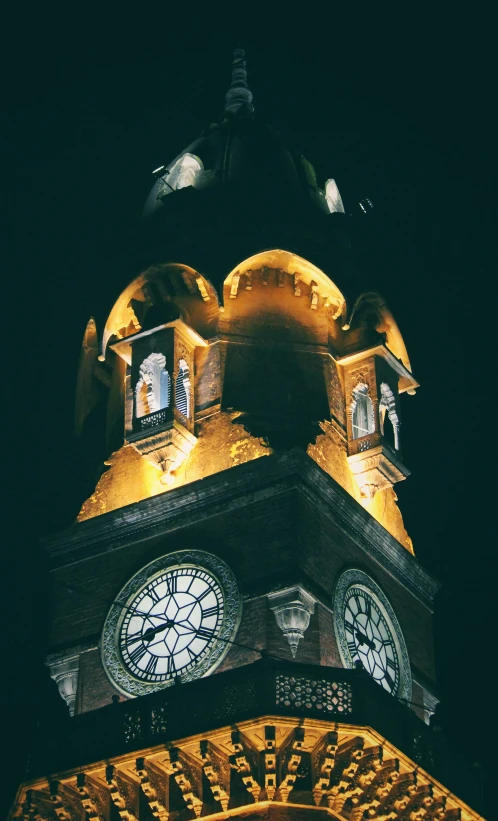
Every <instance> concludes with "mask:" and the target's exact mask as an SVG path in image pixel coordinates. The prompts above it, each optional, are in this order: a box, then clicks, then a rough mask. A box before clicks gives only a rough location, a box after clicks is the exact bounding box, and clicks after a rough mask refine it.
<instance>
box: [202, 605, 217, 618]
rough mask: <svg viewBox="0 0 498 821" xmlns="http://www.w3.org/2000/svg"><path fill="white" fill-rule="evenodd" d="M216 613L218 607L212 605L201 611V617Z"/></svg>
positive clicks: (215, 614)
mask: <svg viewBox="0 0 498 821" xmlns="http://www.w3.org/2000/svg"><path fill="white" fill-rule="evenodd" d="M217 615H218V607H217V605H214V606H213V607H208V608H207V609H206V610H203V611H202V618H203V619H208V618H209V617H210V616H217Z"/></svg>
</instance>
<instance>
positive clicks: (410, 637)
mask: <svg viewBox="0 0 498 821" xmlns="http://www.w3.org/2000/svg"><path fill="white" fill-rule="evenodd" d="M352 504H356V503H354V502H353V501H352ZM373 526H375V527H380V526H379V525H377V524H376V523H374V524H373ZM184 549H190V550H192V549H194V550H195V549H198V550H204V551H207V552H210V553H214V554H216V555H217V556H219V557H220V558H222V559H223V560H224V561H225V562H226V563H227V564H228V565H229V566H230V567H231V569H232V571H233V572H234V574H235V576H236V578H237V581H238V584H239V588H240V592H241V595H242V597H243V615H242V620H241V624H240V627H239V630H238V633H237V636H236V637H235V641H236V642H237V644H234V645H233V646H232V647H231V648H230V650H229V651H228V653H227V655H226V656H225V658H224V660H223V661H222V663H221V665H220V666H219V668H218V672H222V671H223V670H227V669H230V668H231V667H235V666H238V665H241V664H248V663H251V662H253V661H255V660H256V659H257V658H258V657H259V650H266V651H267V652H268V653H269V654H270V655H272V656H277V657H280V658H284V659H291V658H292V656H291V653H290V648H289V646H288V643H287V641H286V639H285V638H284V636H283V634H282V632H281V630H280V628H279V627H278V625H277V623H276V620H275V616H274V614H273V612H272V610H271V608H270V606H269V603H268V600H267V598H266V594H267V593H268V592H270V591H272V590H277V589H282V588H283V587H286V586H289V585H290V584H295V583H297V582H300V583H301V584H302V585H303V586H304V587H305V589H308V590H309V592H310V593H311V594H312V595H314V596H315V597H316V598H317V599H318V602H319V603H318V604H317V606H316V608H315V613H314V615H312V617H311V620H310V625H309V628H308V630H307V631H306V633H305V637H304V639H303V640H302V641H301V642H300V645H299V648H298V653H297V657H296V661H298V662H303V663H304V662H307V663H312V664H326V665H332V666H341V660H340V656H339V652H338V648H337V645H336V641H335V633H334V628H333V617H332V614H331V612H330V609H331V608H332V606H333V593H334V586H335V584H336V581H337V578H338V576H339V575H340V573H341V572H342V571H343V570H344V569H346V568H347V567H358V568H360V569H363V570H364V571H365V572H367V573H368V574H369V575H370V576H371V577H372V578H373V579H374V580H375V581H376V582H377V583H378V584H379V585H380V587H381V588H382V590H383V591H384V593H385V595H386V596H387V598H388V599H389V600H390V602H391V604H392V606H393V608H394V610H395V612H396V614H397V617H398V619H399V622H400V625H401V628H402V630H403V633H404V636H405V640H406V644H407V647H408V653H409V656H410V660H411V662H412V665H413V666H414V667H415V668H417V669H418V670H420V671H421V673H422V674H423V675H424V676H425V677H426V678H427V679H428V680H429V681H432V680H433V679H434V658H433V643H432V627H431V616H430V613H429V611H428V610H427V609H426V607H425V606H424V605H423V604H422V603H421V602H420V601H419V600H418V599H417V598H415V596H414V595H413V594H412V593H411V592H410V591H409V590H408V589H407V588H405V587H404V586H403V585H401V584H400V583H399V582H398V581H397V580H396V579H395V578H394V577H393V576H391V575H390V574H389V573H388V572H387V571H386V570H385V569H384V568H383V567H382V566H381V564H379V563H377V562H374V561H373V559H372V558H370V557H369V556H368V555H367V553H365V551H364V550H363V549H362V548H361V547H360V546H359V545H358V544H356V542H355V540H354V539H353V538H352V536H351V535H350V534H349V533H348V532H347V531H346V530H345V529H344V528H343V527H341V526H340V525H339V524H337V522H334V521H333V520H332V519H331V516H330V511H329V512H328V513H327V515H324V512H323V510H322V509H321V508H320V505H319V504H318V502H317V501H316V500H315V499H314V498H307V497H306V495H303V494H300V493H298V492H297V491H296V489H295V488H293V487H289V488H288V489H287V490H285V492H280V493H279V494H278V495H274V496H272V497H271V498H266V497H265V498H262V499H259V500H257V501H254V498H253V499H252V501H251V503H248V504H247V505H246V506H245V507H242V508H240V507H239V508H238V509H236V510H233V511H223V512H220V513H218V514H217V515H213V516H212V517H210V518H205V519H204V520H203V522H202V524H201V523H194V524H191V525H189V526H185V527H176V529H174V530H172V531H171V532H169V533H168V534H167V535H166V536H161V537H154V538H149V539H147V540H142V541H139V542H137V541H134V542H133V541H132V542H131V543H130V544H128V545H127V546H125V547H122V548H120V549H119V550H113V551H110V552H106V553H102V554H100V555H97V556H95V557H92V558H89V559H86V560H84V561H80V562H79V563H77V564H73V565H70V566H65V567H61V568H59V569H57V570H54V572H53V602H52V613H53V621H52V636H51V652H57V651H62V650H64V649H67V650H68V651H69V650H70V649H71V647H74V646H75V645H78V644H82V643H85V642H88V643H89V644H90V645H92V644H93V646H95V645H96V644H97V642H98V640H99V637H100V634H101V631H102V627H103V624H104V620H105V617H106V615H107V612H108V610H109V607H110V605H111V603H112V601H113V600H114V599H116V597H117V596H118V594H119V592H120V590H121V588H122V587H123V585H124V584H125V583H126V582H127V581H128V580H129V579H130V578H131V577H132V576H133V575H134V574H135V573H136V572H137V571H138V570H140V569H141V568H142V567H143V566H145V565H146V564H147V563H149V562H151V561H153V560H155V559H157V558H158V557H160V556H163V555H165V554H168V553H171V552H174V551H177V550H184ZM68 588H71V590H72V591H73V592H70V590H69V589H68ZM320 602H323V604H324V605H325V606H322V605H321V604H320ZM239 645H246V647H241V646H239ZM247 648H256V649H255V650H251V649H247ZM79 690H80V692H79V695H78V699H79V704H80V708H81V710H83V711H85V710H91V709H95V708H96V707H100V706H102V705H103V704H107V703H109V701H110V698H111V696H112V694H113V693H114V692H115V691H114V690H113V688H112V686H111V684H110V682H109V681H108V679H107V676H106V674H105V672H104V670H103V668H102V664H101V660H100V652H99V651H98V650H91V651H89V652H87V653H83V654H82V656H81V660H80V676H79Z"/></svg>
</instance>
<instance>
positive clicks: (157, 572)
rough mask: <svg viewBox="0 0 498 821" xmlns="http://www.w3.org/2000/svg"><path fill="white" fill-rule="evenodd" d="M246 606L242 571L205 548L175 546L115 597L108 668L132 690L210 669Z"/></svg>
mask: <svg viewBox="0 0 498 821" xmlns="http://www.w3.org/2000/svg"><path fill="white" fill-rule="evenodd" d="M240 610H241V601H240V596H239V592H238V588H237V583H236V581H235V577H234V575H233V573H232V571H231V570H230V568H229V567H228V566H227V565H226V564H225V563H224V562H223V561H221V559H218V558H217V557H216V556H213V555H212V554H210V553H204V552H203V551H200V550H195V551H194V550H189V551H187V550H181V551H178V552H176V553H170V554H169V555H167V556H163V557H161V558H160V559H156V560H155V561H154V562H151V564H149V565H147V566H146V567H144V568H143V569H142V570H140V571H139V572H138V573H137V574H136V575H135V576H133V577H132V578H131V579H130V581H129V582H128V583H127V584H126V585H125V586H124V587H123V589H122V590H121V592H120V593H119V595H118V596H117V597H116V599H115V601H114V604H113V605H112V607H111V609H110V611H109V613H108V615H107V618H106V621H105V624H104V629H103V632H102V642H101V653H102V661H103V664H104V668H105V670H106V672H107V674H108V676H109V678H110V679H111V681H112V683H113V684H114V685H115V687H117V689H118V690H120V691H121V692H123V693H124V694H125V695H129V696H139V695H144V694H146V693H149V692H153V691H154V690H159V689H161V688H162V687H165V686H167V685H168V684H172V683H173V682H174V681H175V679H180V680H181V681H191V680H192V679H195V678H199V677H201V676H205V675H208V674H209V673H210V672H212V670H214V668H215V667H216V666H217V665H218V664H219V663H220V662H221V660H222V659H223V657H224V656H225V654H226V653H227V652H228V650H229V648H230V646H231V643H232V641H233V639H234V638H235V633H236V631H237V627H238V625H239V620H240Z"/></svg>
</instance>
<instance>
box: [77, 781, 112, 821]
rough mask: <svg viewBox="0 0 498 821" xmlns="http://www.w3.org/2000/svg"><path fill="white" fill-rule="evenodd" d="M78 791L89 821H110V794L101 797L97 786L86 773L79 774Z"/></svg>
mask: <svg viewBox="0 0 498 821" xmlns="http://www.w3.org/2000/svg"><path fill="white" fill-rule="evenodd" d="M76 789H77V790H78V793H79V798H80V801H81V805H82V807H83V809H84V810H85V812H86V814H87V817H88V819H89V821H99V819H100V821H109V817H110V796H109V793H108V792H107V795H106V796H104V795H101V794H100V791H99V789H98V788H97V786H96V785H95V784H93V783H92V781H91V780H90V779H89V778H88V776H87V774H86V773H78V774H77V776H76Z"/></svg>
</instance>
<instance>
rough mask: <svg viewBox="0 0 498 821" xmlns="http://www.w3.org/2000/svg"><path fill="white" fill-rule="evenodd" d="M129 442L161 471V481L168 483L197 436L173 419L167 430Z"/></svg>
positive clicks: (195, 441)
mask: <svg viewBox="0 0 498 821" xmlns="http://www.w3.org/2000/svg"><path fill="white" fill-rule="evenodd" d="M131 444H132V445H133V447H134V448H135V450H137V451H138V452H139V453H140V454H141V455H142V456H144V457H145V458H146V459H147V460H148V461H149V462H150V463H151V464H153V465H154V466H155V467H157V468H159V469H160V470H161V471H162V474H163V475H162V476H161V482H162V483H163V484H169V483H170V482H172V481H173V476H172V474H174V472H175V470H178V468H179V467H180V465H181V464H182V463H183V462H184V461H185V459H186V458H187V456H188V455H189V454H190V452H191V451H192V449H193V448H194V446H195V445H196V444H197V437H195V436H194V435H193V434H192V433H190V432H189V431H188V430H187V429H186V428H184V427H183V425H180V424H179V423H178V422H176V421H174V422H173V425H172V427H171V428H170V429H169V430H164V431H161V432H160V433H156V434H155V435H152V436H147V437H146V438H144V439H138V440H136V441H134V442H131Z"/></svg>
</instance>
